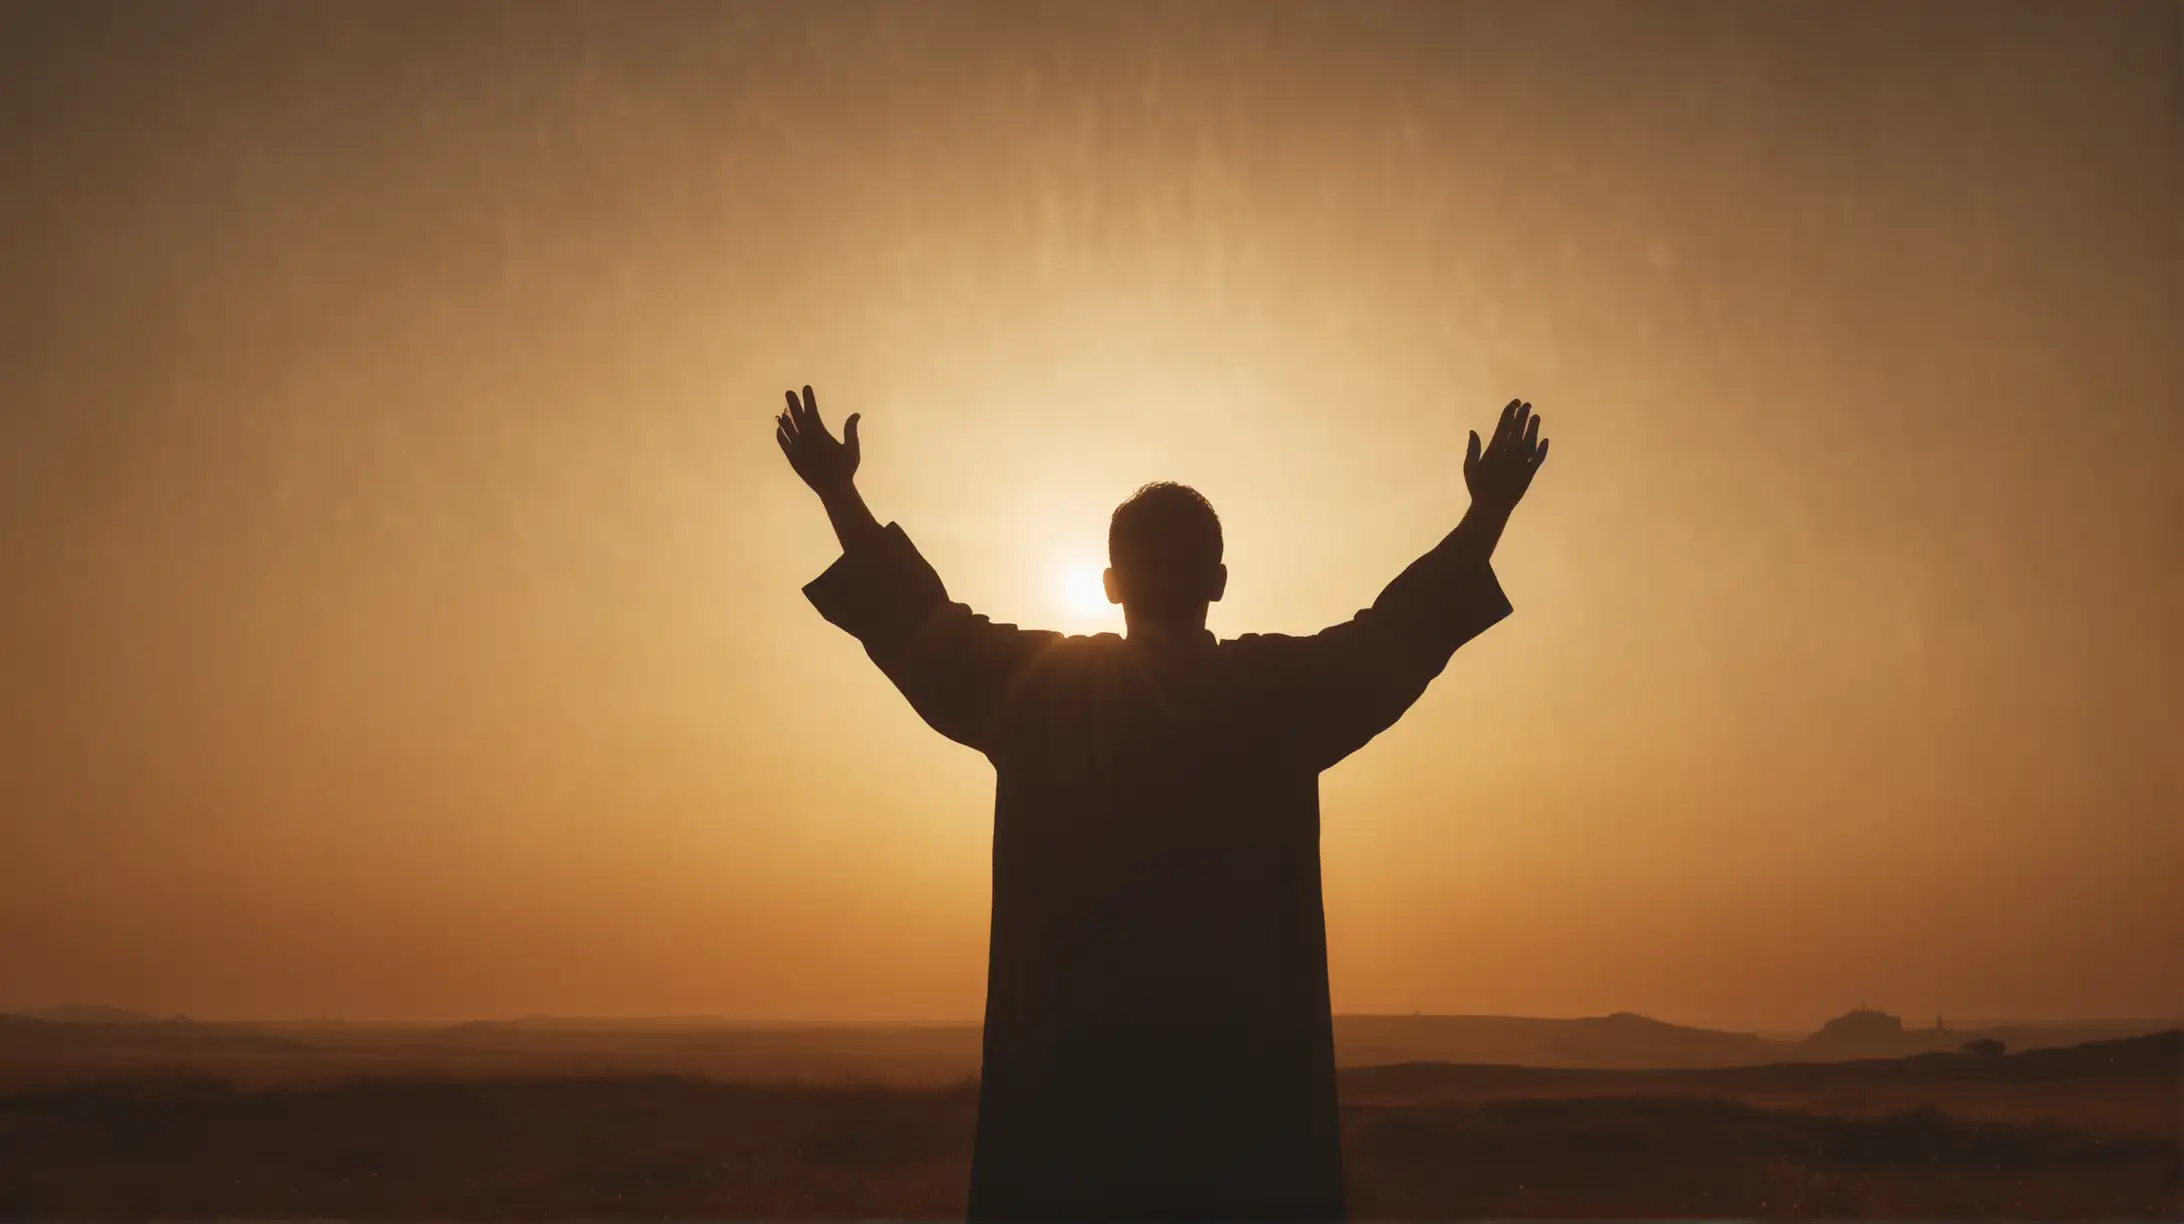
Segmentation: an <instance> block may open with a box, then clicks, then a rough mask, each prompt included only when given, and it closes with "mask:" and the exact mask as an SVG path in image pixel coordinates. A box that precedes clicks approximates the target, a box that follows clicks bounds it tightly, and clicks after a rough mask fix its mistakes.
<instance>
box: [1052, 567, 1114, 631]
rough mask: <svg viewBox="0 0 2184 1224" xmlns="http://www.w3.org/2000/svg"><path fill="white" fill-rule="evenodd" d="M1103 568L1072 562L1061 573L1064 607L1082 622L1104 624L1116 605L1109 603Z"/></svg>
mask: <svg viewBox="0 0 2184 1224" xmlns="http://www.w3.org/2000/svg"><path fill="white" fill-rule="evenodd" d="M1101 570H1102V567H1101V566H1100V565H1098V564H1097V563H1094V562H1072V563H1071V564H1069V565H1067V566H1064V567H1063V568H1062V571H1061V580H1062V589H1061V596H1062V607H1063V608H1065V609H1067V610H1068V612H1069V614H1070V616H1072V617H1074V618H1076V619H1078V620H1080V621H1095V622H1101V623H1104V622H1105V621H1107V620H1108V619H1109V617H1110V614H1111V613H1112V611H1113V608H1114V605H1112V604H1110V603H1108V602H1107V588H1106V587H1105V585H1103V584H1102V582H1101V580H1100V573H1101Z"/></svg>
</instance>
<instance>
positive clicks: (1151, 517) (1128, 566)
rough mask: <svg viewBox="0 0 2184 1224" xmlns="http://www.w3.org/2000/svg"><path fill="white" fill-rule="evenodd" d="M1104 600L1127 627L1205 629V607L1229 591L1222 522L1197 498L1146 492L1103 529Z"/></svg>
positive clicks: (1168, 489) (1162, 485) (1159, 488)
mask: <svg viewBox="0 0 2184 1224" xmlns="http://www.w3.org/2000/svg"><path fill="white" fill-rule="evenodd" d="M1107 564H1108V570H1107V574H1106V583H1107V599H1108V602H1110V603H1119V604H1121V605H1122V606H1123V611H1124V612H1125V613H1127V614H1128V615H1129V618H1130V619H1131V620H1132V621H1134V622H1153V623H1159V624H1183V625H1187V626H1189V627H1192V628H1204V627H1205V623H1206V605H1207V604H1209V603H1212V602H1213V601H1214V600H1217V599H1219V598H1221V592H1222V591H1223V590H1225V589H1226V588H1227V586H1228V567H1227V566H1225V565H1223V564H1221V517H1220V516H1219V515H1217V514H1215V513H1214V512H1213V507H1212V506H1211V505H1210V504H1208V503H1207V501H1206V499H1205V498H1203V497H1200V496H1199V495H1198V491H1197V490H1195V489H1192V488H1189V487H1187V486H1184V485H1179V484H1175V483H1172V482H1170V481H1160V482H1158V483H1155V484H1149V485H1146V486H1145V487H1144V488H1142V489H1139V490H1138V491H1137V492H1135V493H1133V494H1131V495H1130V500H1128V501H1126V502H1124V503H1122V504H1121V505H1120V506H1117V507H1115V517H1114V518H1113V519H1111V520H1110V521H1109V522H1108V525H1107Z"/></svg>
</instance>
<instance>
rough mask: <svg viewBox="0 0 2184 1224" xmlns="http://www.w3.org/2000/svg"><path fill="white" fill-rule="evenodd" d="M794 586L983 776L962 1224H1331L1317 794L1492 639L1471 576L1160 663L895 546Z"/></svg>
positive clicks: (1167, 656)
mask: <svg viewBox="0 0 2184 1224" xmlns="http://www.w3.org/2000/svg"><path fill="white" fill-rule="evenodd" d="M804 590H805V594H806V595H807V596H808V597H809V598H810V600H811V602H812V603H813V605H814V606H815V607H817V608H818V610H819V612H820V613H821V615H823V616H825V617H826V618H827V620H829V621H831V622H832V623H834V624H835V625H838V626H840V627H841V628H842V629H844V630H847V631H848V632H849V633H851V634H853V635H855V636H856V637H857V638H858V640H859V641H860V642H862V643H863V645H864V647H865V650H866V652H867V653H868V654H869V655H870V656H871V658H872V660H873V662H875V663H877V664H878V665H879V667H880V669H881V671H883V672H884V673H885V674H886V675H887V677H888V678H889V679H890V680H891V681H893V682H894V684H895V686H896V687H897V688H898V689H900V690H901V692H902V693H903V695H904V696H905V697H907V698H909V701H910V704H911V706H912V707H913V708H915V709H916V710H917V712H918V713H919V715H921V716H922V717H923V718H924V719H925V721H926V722H927V723H929V724H931V726H932V727H933V728H934V729H935V730H937V731H939V732H940V733H941V734H943V735H945V736H947V737H948V738H950V739H952V740H955V741H957V742H958V743H961V744H965V745H967V746H969V747H972V748H975V749H977V750H979V751H980V752H982V753H984V754H985V755H986V756H987V757H988V758H989V759H990V760H991V761H992V763H993V766H994V773H995V778H996V796H995V803H994V829H993V916H992V926H991V932H990V945H989V961H988V967H987V979H986V1024H985V1036H984V1068H983V1073H982V1075H981V1077H980V1084H979V1103H978V1127H977V1140H976V1149H975V1153H974V1155H973V1158H972V1169H971V1194H970V1212H969V1214H970V1217H971V1218H972V1219H974V1220H986V1219H1012V1220H1058V1219H1095V1218H1096V1219H1150V1218H1192V1217H1195V1218H1216V1217H1217V1218H1224V1219H1233V1218H1254V1219H1289V1220H1326V1219H1337V1218H1341V1217H1342V1216H1343V1215H1344V1204H1343V1184H1342V1150H1341V1142H1340V1134H1339V1131H1338V1128H1337V1114H1336V1103H1335V1052H1334V1031H1333V1023H1332V1019H1331V1015H1330V1011H1329V1002H1328V989H1327V940H1326V929H1325V925H1324V922H1323V918H1322V911H1321V903H1320V871H1319V774H1320V771H1321V770H1324V769H1326V768H1327V767H1329V766H1331V765H1333V764H1334V763H1335V762H1337V761H1340V760H1341V759H1343V758H1344V757H1345V756H1348V755H1349V754H1350V753H1352V752H1354V751H1356V750H1357V749H1358V748H1359V747H1361V746H1363V745H1364V744H1365V742H1366V741H1368V740H1370V739H1372V738H1373V736H1375V735H1377V734H1379V733H1380V732H1381V731H1382V730H1384V729H1386V728H1387V727H1388V726H1389V725H1390V724H1391V723H1393V722H1394V721H1395V720H1396V719H1397V718H1398V717H1399V716H1401V714H1402V713H1403V711H1404V710H1406V709H1408V708H1409V707H1410V705H1411V704H1412V703H1413V702H1414V701H1416V700H1417V699H1418V697H1419V695H1420V694H1421V693H1422V692H1424V690H1425V687H1426V685H1427V684H1428V683H1429V682H1430V681H1431V680H1432V679H1433V678H1434V677H1435V676H1436V675H1438V674H1440V672H1441V670H1442V669H1443V667H1445V666H1446V665H1447V663H1448V659H1449V656H1450V655H1451V654H1452V653H1453V652H1454V651H1455V650H1456V648H1457V647H1458V646H1460V645H1462V644H1463V643H1464V642H1465V641H1467V640H1469V639H1470V638H1472V637H1474V636H1476V635H1477V634H1479V633H1480V632H1482V631H1483V630H1485V629H1486V628H1487V627H1489V626H1491V625H1493V624H1494V623H1495V622H1496V621H1499V620H1500V619H1501V618H1503V617H1504V616H1507V615H1508V614H1509V611H1510V606H1509V602H1508V600H1507V599H1506V598H1505V597H1504V595H1503V594H1502V590H1501V587H1500V584H1499V583H1498V582H1497V581H1496V580H1495V576H1494V573H1493V570H1492V569H1491V567H1490V566H1488V565H1487V564H1486V563H1485V562H1483V561H1476V560H1471V561H1467V560H1465V558H1464V554H1463V553H1462V552H1461V551H1459V550H1458V549H1457V548H1455V547H1452V541H1444V543H1443V544H1442V546H1441V547H1439V548H1437V549H1435V550H1434V551H1433V552H1429V553H1427V554H1426V555H1425V556H1424V557H1421V558H1419V559H1418V560H1417V561H1416V562H1414V563H1412V565H1411V566H1410V567H1409V568H1408V569H1406V570H1405V571H1404V572H1403V573H1402V574H1401V575H1400V576H1399V577H1397V578H1396V580H1395V581H1394V582H1392V583H1390V584H1389V585H1388V587H1387V588H1386V590H1384V591H1383V592H1382V593H1381V595H1380V597H1379V599H1378V600H1376V601H1375V602H1374V604H1373V606H1372V607H1371V608H1369V609H1366V610H1365V611H1363V612H1360V613H1358V615H1357V616H1356V617H1355V618H1354V619H1352V620H1350V621H1347V622H1345V623H1343V624H1340V625H1337V626H1334V627H1332V628H1330V629H1326V630H1324V631H1322V632H1320V633H1317V634H1313V635H1311V636H1308V637H1293V636H1287V635H1281V634H1253V635H1247V636H1244V637H1239V638H1234V639H1230V640H1226V641H1217V640H1215V638H1214V637H1213V635H1212V634H1210V633H1203V634H1202V636H1200V637H1198V638H1197V639H1195V640H1191V641H1188V642H1184V643H1180V644H1170V645H1168V646H1166V647H1164V648H1158V649H1156V648H1152V647H1149V646H1148V645H1146V644H1145V643H1143V642H1140V641H1133V640H1129V639H1125V638H1122V637H1118V636H1116V635H1114V634H1100V635H1098V636H1092V637H1084V636H1075V637H1064V636H1062V635H1061V634H1057V633H1049V632H1040V631H1033V630H1024V629H1019V628H1017V627H1015V626H1013V625H1005V624H996V623H994V622H992V621H990V620H988V619H987V618H985V617H983V616H979V615H977V614H975V613H973V612H972V611H971V610H970V609H969V608H968V607H965V606H964V605H962V604H960V603H955V602H952V601H951V600H950V599H949V598H948V594H947V591H946V589H945V587H944V586H943V585H942V583H941V580H940V577H939V576H938V575H937V574H936V573H935V572H934V571H933V569H932V567H931V566H930V565H928V564H927V563H926V561H925V559H924V558H923V557H922V556H920V555H919V553H918V551H917V549H916V547H915V546H913V545H912V544H911V542H910V539H909V537H908V536H906V535H905V534H904V533H903V531H902V529H901V528H900V527H899V526H897V525H895V524H889V525H888V527H887V528H886V529H885V531H884V532H883V533H882V534H881V535H879V536H877V537H875V539H874V540H873V541H872V542H871V543H870V544H862V543H860V545H859V546H857V547H856V548H853V549H851V550H850V551H849V552H847V553H846V554H845V555H844V556H842V557H841V559H840V560H838V561H836V562H835V563H834V565H832V566H831V567H829V568H828V569H827V571H826V572H825V573H824V574H822V575H821V576H820V577H819V578H817V579H815V580H814V581H813V582H811V583H810V584H809V585H807V586H806V587H805V588H804Z"/></svg>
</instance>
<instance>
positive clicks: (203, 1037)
mask: <svg viewBox="0 0 2184 1224" xmlns="http://www.w3.org/2000/svg"><path fill="white" fill-rule="evenodd" d="M310 1049H311V1047H309V1046H307V1045H304V1044H303V1043H301V1042H296V1041H289V1040H287V1039H285V1038H281V1037H275V1036H272V1035H270V1034H267V1033H256V1032H251V1031H249V1030H246V1029H231V1028H227V1027H225V1026H221V1025H210V1024H198V1023H195V1022H194V1021H189V1020H155V1021H150V1022H144V1021H128V1022H126V1023H119V1024H112V1023H96V1022H86V1021H56V1020H42V1019H38V1018H36V1017H32V1016H4V1015H0V1060H15V1061H20V1060H23V1059H33V1060H37V1059H50V1058H64V1057H65V1058H88V1059H108V1058H118V1059H124V1060H133V1059H139V1058H143V1057H147V1056H155V1057H159V1058H183V1057H187V1056H190V1055H199V1054H207V1055H209V1054H296V1053H303V1052H306V1051H308V1050H310Z"/></svg>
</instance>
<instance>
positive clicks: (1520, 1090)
mask: <svg viewBox="0 0 2184 1224" xmlns="http://www.w3.org/2000/svg"><path fill="white" fill-rule="evenodd" d="M2179 1075H2184V1030H2174V1029H2172V1030H2170V1031H2168V1032H2163V1033H2152V1034H2148V1035H2146V1036H2141V1037H2126V1038H2121V1039H2115V1040H2109V1041H2093V1042H2086V1043H2084V1044H2081V1045H2072V1046H2062V1047H2053V1048H2048V1049H2039V1050H2030V1051H2027V1052H2025V1053H2022V1054H2004V1055H2000V1056H1996V1057H1983V1056H1980V1055H1976V1054H1966V1053H1954V1054H1914V1055H1911V1056H1909V1057H1906V1058H1868V1059H1857V1060H1852V1061H1847V1062H1834V1061H1819V1060H1809V1059H1808V1060H1801V1061H1795V1062H1781V1063H1773V1064H1768V1065H1764V1066H1739V1067H1696V1068H1692V1067H1685V1068H1675V1067H1660V1068H1648V1069H1643V1070H1638V1069H1627V1068H1625V1069H1617V1068H1581V1067H1560V1066H1531V1067H1523V1066H1508V1065H1496V1064H1462V1063H1405V1064H1397V1065H1390V1066H1362V1067H1361V1066H1347V1067H1344V1068H1343V1069H1342V1099H1343V1101H1344V1102H1345V1103H1381V1104H1398V1103H1419V1102H1427V1101H1441V1100H1474V1099H1481V1098H1496V1097H1531V1096H1576V1095H1588V1094H1609V1095H1632V1094H1636V1095H1655V1096H1667V1095H1676V1094H1681V1093H1690V1092H1694V1091H1700V1092H1708V1093H1753V1092H1805V1091H1814V1090H1822V1089H1824V1090H1826V1091H1829V1092H1842V1091H1851V1090H1878V1089H1884V1088H1885V1089H1892V1090H1902V1089H1907V1088H1919V1087H1922V1086H1925V1087H1932V1086H1938V1085H1947V1084H1965V1083H1982V1084H2008V1083H2026V1082H2031V1081H2042V1080H2086V1079H2092V1080H2105V1079H2109V1078H2146V1079H2153V1080H2156V1081H2160V1082H2164V1083H2166V1082H2171V1081H2174V1080H2176V1079H2177V1077H2178V1076H2179Z"/></svg>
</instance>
